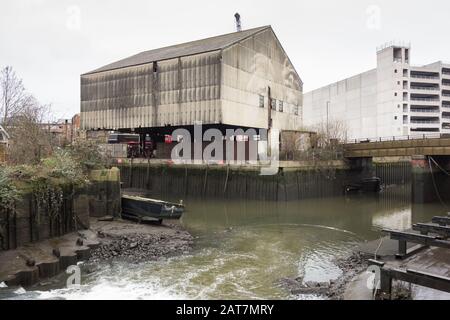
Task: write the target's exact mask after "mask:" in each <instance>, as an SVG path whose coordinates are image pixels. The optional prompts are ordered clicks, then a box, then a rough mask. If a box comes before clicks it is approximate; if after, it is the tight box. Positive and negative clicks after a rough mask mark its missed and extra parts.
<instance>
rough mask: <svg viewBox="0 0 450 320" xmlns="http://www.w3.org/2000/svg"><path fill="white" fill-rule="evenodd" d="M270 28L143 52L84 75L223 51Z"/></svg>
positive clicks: (260, 28) (234, 33)
mask: <svg viewBox="0 0 450 320" xmlns="http://www.w3.org/2000/svg"><path fill="white" fill-rule="evenodd" d="M268 28H271V27H270V26H264V27H259V28H254V29H248V30H243V31H239V32H233V33H228V34H223V35H220V36H216V37H212V38H206V39H202V40H196V41H191V42H186V43H182V44H177V45H174V46H169V47H164V48H159V49H154V50H149V51H144V52H141V53H138V54H136V55H134V56H131V57H128V58H125V59H122V60H119V61H116V62H113V63H111V64H108V65H106V66H103V67H101V68H98V69H96V70H93V71H90V72H88V73H86V74H91V73H97V72H103V71H108V70H114V69H119V68H125V67H131V66H137V65H141V64H146V63H150V62H154V61H161V60H168V59H173V58H178V57H184V56H190V55H195V54H199V53H204V52H211V51H216V50H221V49H225V48H227V47H229V46H231V45H233V44H235V43H237V42H240V41H242V40H244V39H246V38H248V37H251V36H253V35H254V34H256V33H259V32H261V31H263V30H266V29H268Z"/></svg>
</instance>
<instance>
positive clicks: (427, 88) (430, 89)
mask: <svg viewBox="0 0 450 320" xmlns="http://www.w3.org/2000/svg"><path fill="white" fill-rule="evenodd" d="M411 90H428V91H439V90H440V88H438V87H416V86H414V87H413V86H411Z"/></svg>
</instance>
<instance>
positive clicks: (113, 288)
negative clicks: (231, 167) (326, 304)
mask: <svg viewBox="0 0 450 320" xmlns="http://www.w3.org/2000/svg"><path fill="white" fill-rule="evenodd" d="M410 194H411V190H410V188H409V187H405V186H404V187H393V188H390V189H388V190H385V191H383V192H382V193H381V194H379V195H373V194H372V195H354V196H350V197H335V198H326V199H310V200H302V201H292V202H264V201H236V200H223V199H222V200H214V199H210V200H208V199H204V200H201V199H184V203H185V204H186V206H187V211H186V213H185V214H184V216H183V218H182V221H181V223H182V224H183V226H184V227H185V228H186V229H187V230H188V231H190V232H191V233H192V235H194V236H195V237H196V239H195V245H194V250H193V251H192V252H190V253H189V254H186V255H183V256H178V257H173V258H168V259H163V260H161V261H153V262H147V263H141V264H125V263H123V262H112V263H108V264H102V265H100V266H98V268H97V269H96V270H95V271H94V272H92V273H90V274H83V275H82V284H81V286H80V287H77V288H53V289H49V288H46V287H45V286H44V287H42V288H35V289H34V290H32V291H24V290H22V291H20V292H16V293H14V294H9V295H8V296H6V297H5V296H4V297H3V298H12V299H183V298H185V299H317V298H319V299H320V298H321V297H317V296H312V295H304V296H293V295H291V294H290V293H289V292H288V291H287V290H286V289H284V288H283V287H280V286H279V285H278V281H279V279H280V278H284V277H290V278H295V277H304V280H305V281H308V280H311V281H328V280H331V279H335V278H337V277H339V276H340V275H341V274H342V271H341V270H340V269H339V268H338V267H337V266H336V265H335V264H334V262H333V261H334V259H335V258H338V257H342V256H345V255H347V254H349V253H350V252H351V250H352V248H353V247H354V246H355V245H356V244H357V243H359V242H361V241H365V240H373V239H377V238H379V237H380V230H381V229H382V228H384V227H388V228H394V229H406V228H409V227H411V224H412V223H415V222H425V221H429V220H430V219H431V217H432V216H433V215H436V214H441V213H443V212H445V211H446V210H445V208H444V207H443V206H442V205H441V204H437V203H434V204H420V205H417V204H412V203H411V202H410ZM168 200H177V199H168ZM61 282H62V281H61ZM60 286H62V284H60Z"/></svg>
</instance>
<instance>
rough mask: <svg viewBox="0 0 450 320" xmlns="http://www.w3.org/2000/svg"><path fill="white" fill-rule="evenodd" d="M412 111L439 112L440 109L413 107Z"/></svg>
mask: <svg viewBox="0 0 450 320" xmlns="http://www.w3.org/2000/svg"><path fill="white" fill-rule="evenodd" d="M411 112H428V113H437V112H439V109H411Z"/></svg>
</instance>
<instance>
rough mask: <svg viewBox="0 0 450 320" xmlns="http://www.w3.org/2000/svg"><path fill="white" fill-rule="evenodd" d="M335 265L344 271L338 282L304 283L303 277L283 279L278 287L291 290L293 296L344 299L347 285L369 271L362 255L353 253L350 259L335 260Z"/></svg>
mask: <svg viewBox="0 0 450 320" xmlns="http://www.w3.org/2000/svg"><path fill="white" fill-rule="evenodd" d="M334 263H335V264H336V265H337V266H338V267H339V268H340V269H341V270H342V276H340V277H339V278H338V279H336V280H331V281H325V282H316V281H304V279H303V277H297V278H294V279H292V278H283V279H280V280H279V282H278V285H279V286H280V287H282V288H285V289H286V290H289V291H290V292H291V293H292V294H293V295H300V294H312V295H316V296H323V297H325V298H328V299H333V300H339V299H342V298H343V293H344V291H345V287H346V285H347V283H348V282H349V281H350V280H351V279H353V277H355V276H356V275H357V274H359V273H360V272H362V271H364V270H365V269H367V262H366V259H364V258H363V257H362V256H361V255H360V254H358V253H353V254H351V255H350V256H348V257H345V258H340V259H337V260H335V261H334Z"/></svg>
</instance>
